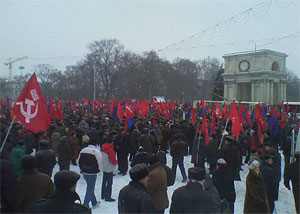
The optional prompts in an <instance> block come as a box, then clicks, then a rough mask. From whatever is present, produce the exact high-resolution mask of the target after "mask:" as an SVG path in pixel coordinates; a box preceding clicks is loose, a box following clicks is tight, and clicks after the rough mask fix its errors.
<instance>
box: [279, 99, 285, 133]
mask: <svg viewBox="0 0 300 214" xmlns="http://www.w3.org/2000/svg"><path fill="white" fill-rule="evenodd" d="M281 107H282V112H281V120H280V127H281V128H283V127H284V126H285V109H284V105H283V104H282V105H281Z"/></svg>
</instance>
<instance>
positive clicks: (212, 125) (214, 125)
mask: <svg viewBox="0 0 300 214" xmlns="http://www.w3.org/2000/svg"><path fill="white" fill-rule="evenodd" d="M210 123H211V134H212V133H214V131H215V128H216V115H215V111H214V106H212V107H211V115H210Z"/></svg>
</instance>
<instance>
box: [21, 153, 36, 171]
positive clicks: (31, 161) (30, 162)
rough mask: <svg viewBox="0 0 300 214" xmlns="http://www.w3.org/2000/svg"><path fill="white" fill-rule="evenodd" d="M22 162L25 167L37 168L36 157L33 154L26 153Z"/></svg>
mask: <svg viewBox="0 0 300 214" xmlns="http://www.w3.org/2000/svg"><path fill="white" fill-rule="evenodd" d="M21 163H22V168H23V169H34V168H36V157H35V156H32V155H25V156H24V157H23V158H22V161H21Z"/></svg>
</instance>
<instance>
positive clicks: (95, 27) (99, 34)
mask: <svg viewBox="0 0 300 214" xmlns="http://www.w3.org/2000/svg"><path fill="white" fill-rule="evenodd" d="M260 3H261V6H260V7H258V8H257V9H255V10H254V9H253V10H252V11H250V12H248V13H246V14H244V15H241V16H238V17H236V18H234V19H232V21H231V22H226V23H223V24H220V25H219V26H217V27H214V26H215V25H216V24H217V23H220V22H222V21H225V20H227V19H229V18H230V17H233V16H234V15H236V14H239V13H241V12H242V11H245V10H247V9H249V8H251V7H255V5H258V4H260ZM207 28H209V30H207V31H205V32H204V33H201V34H198V35H197V36H194V37H193V38H191V39H187V40H184V39H185V38H188V37H190V36H192V35H195V34H197V33H199V32H202V31H203V30H205V29H207ZM291 34H293V36H291V37H288V38H283V39H279V38H281V37H285V36H288V35H291ZM299 35H300V1H299V0H268V1H266V0H260V1H258V0H251V1H246V0H198V1H196V0H194V1H189V0H186V1H183V0H182V1H179V0H122V1H119V0H110V1H108V0H107V1H102V0H97V1H96V0H94V1H92V0H0V76H1V77H8V67H7V66H5V65H3V63H4V62H7V61H8V58H9V57H12V58H18V57H23V56H28V59H24V60H22V61H19V62H17V63H14V64H13V75H16V74H20V70H19V69H18V67H19V66H21V65H22V66H24V67H25V69H24V71H23V73H24V72H26V73H29V72H32V71H33V67H34V66H35V65H38V64H50V65H52V66H53V67H54V68H57V69H59V70H61V71H64V69H65V66H68V65H74V64H76V63H77V62H78V61H79V60H81V59H83V58H84V56H85V55H86V54H87V53H88V49H87V45H88V44H89V43H91V42H93V41H95V40H101V39H118V40H119V41H120V43H121V44H123V45H124V46H125V49H126V50H131V51H133V52H135V53H138V54H142V53H143V52H144V51H150V50H155V51H157V50H159V49H162V50H161V51H159V52H158V54H159V56H160V57H162V58H165V59H168V60H170V61H172V60H173V59H174V58H176V57H180V58H189V59H191V60H199V59H203V58H205V57H207V56H210V57H216V58H218V59H219V60H220V61H221V62H223V59H222V56H223V55H224V54H228V53H233V52H241V51H253V50H255V47H256V48H257V49H271V50H274V51H279V52H284V53H286V54H288V55H289V56H288V58H287V68H288V69H289V70H292V71H294V72H295V73H296V74H297V75H298V76H300V69H299V68H300V36H299ZM272 38H274V40H271V39H272ZM262 39H267V40H264V41H262ZM276 39H277V40H276ZM181 40H184V41H183V42H179V43H176V42H178V41H181ZM253 40H260V41H256V42H245V43H241V42H243V41H253ZM173 43H176V45H174V46H172V45H171V44H173ZM226 43H233V44H230V45H228V44H226ZM167 46H168V47H169V48H167V49H164V48H165V47H167Z"/></svg>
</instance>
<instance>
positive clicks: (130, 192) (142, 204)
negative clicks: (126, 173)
mask: <svg viewBox="0 0 300 214" xmlns="http://www.w3.org/2000/svg"><path fill="white" fill-rule="evenodd" d="M118 210H119V213H154V212H155V210H154V206H153V204H152V201H151V196H150V195H149V194H148V193H147V191H146V188H145V186H144V185H143V184H141V183H139V182H138V181H130V183H129V184H128V185H127V186H125V187H123V188H122V189H121V190H120V192H119V197H118Z"/></svg>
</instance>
